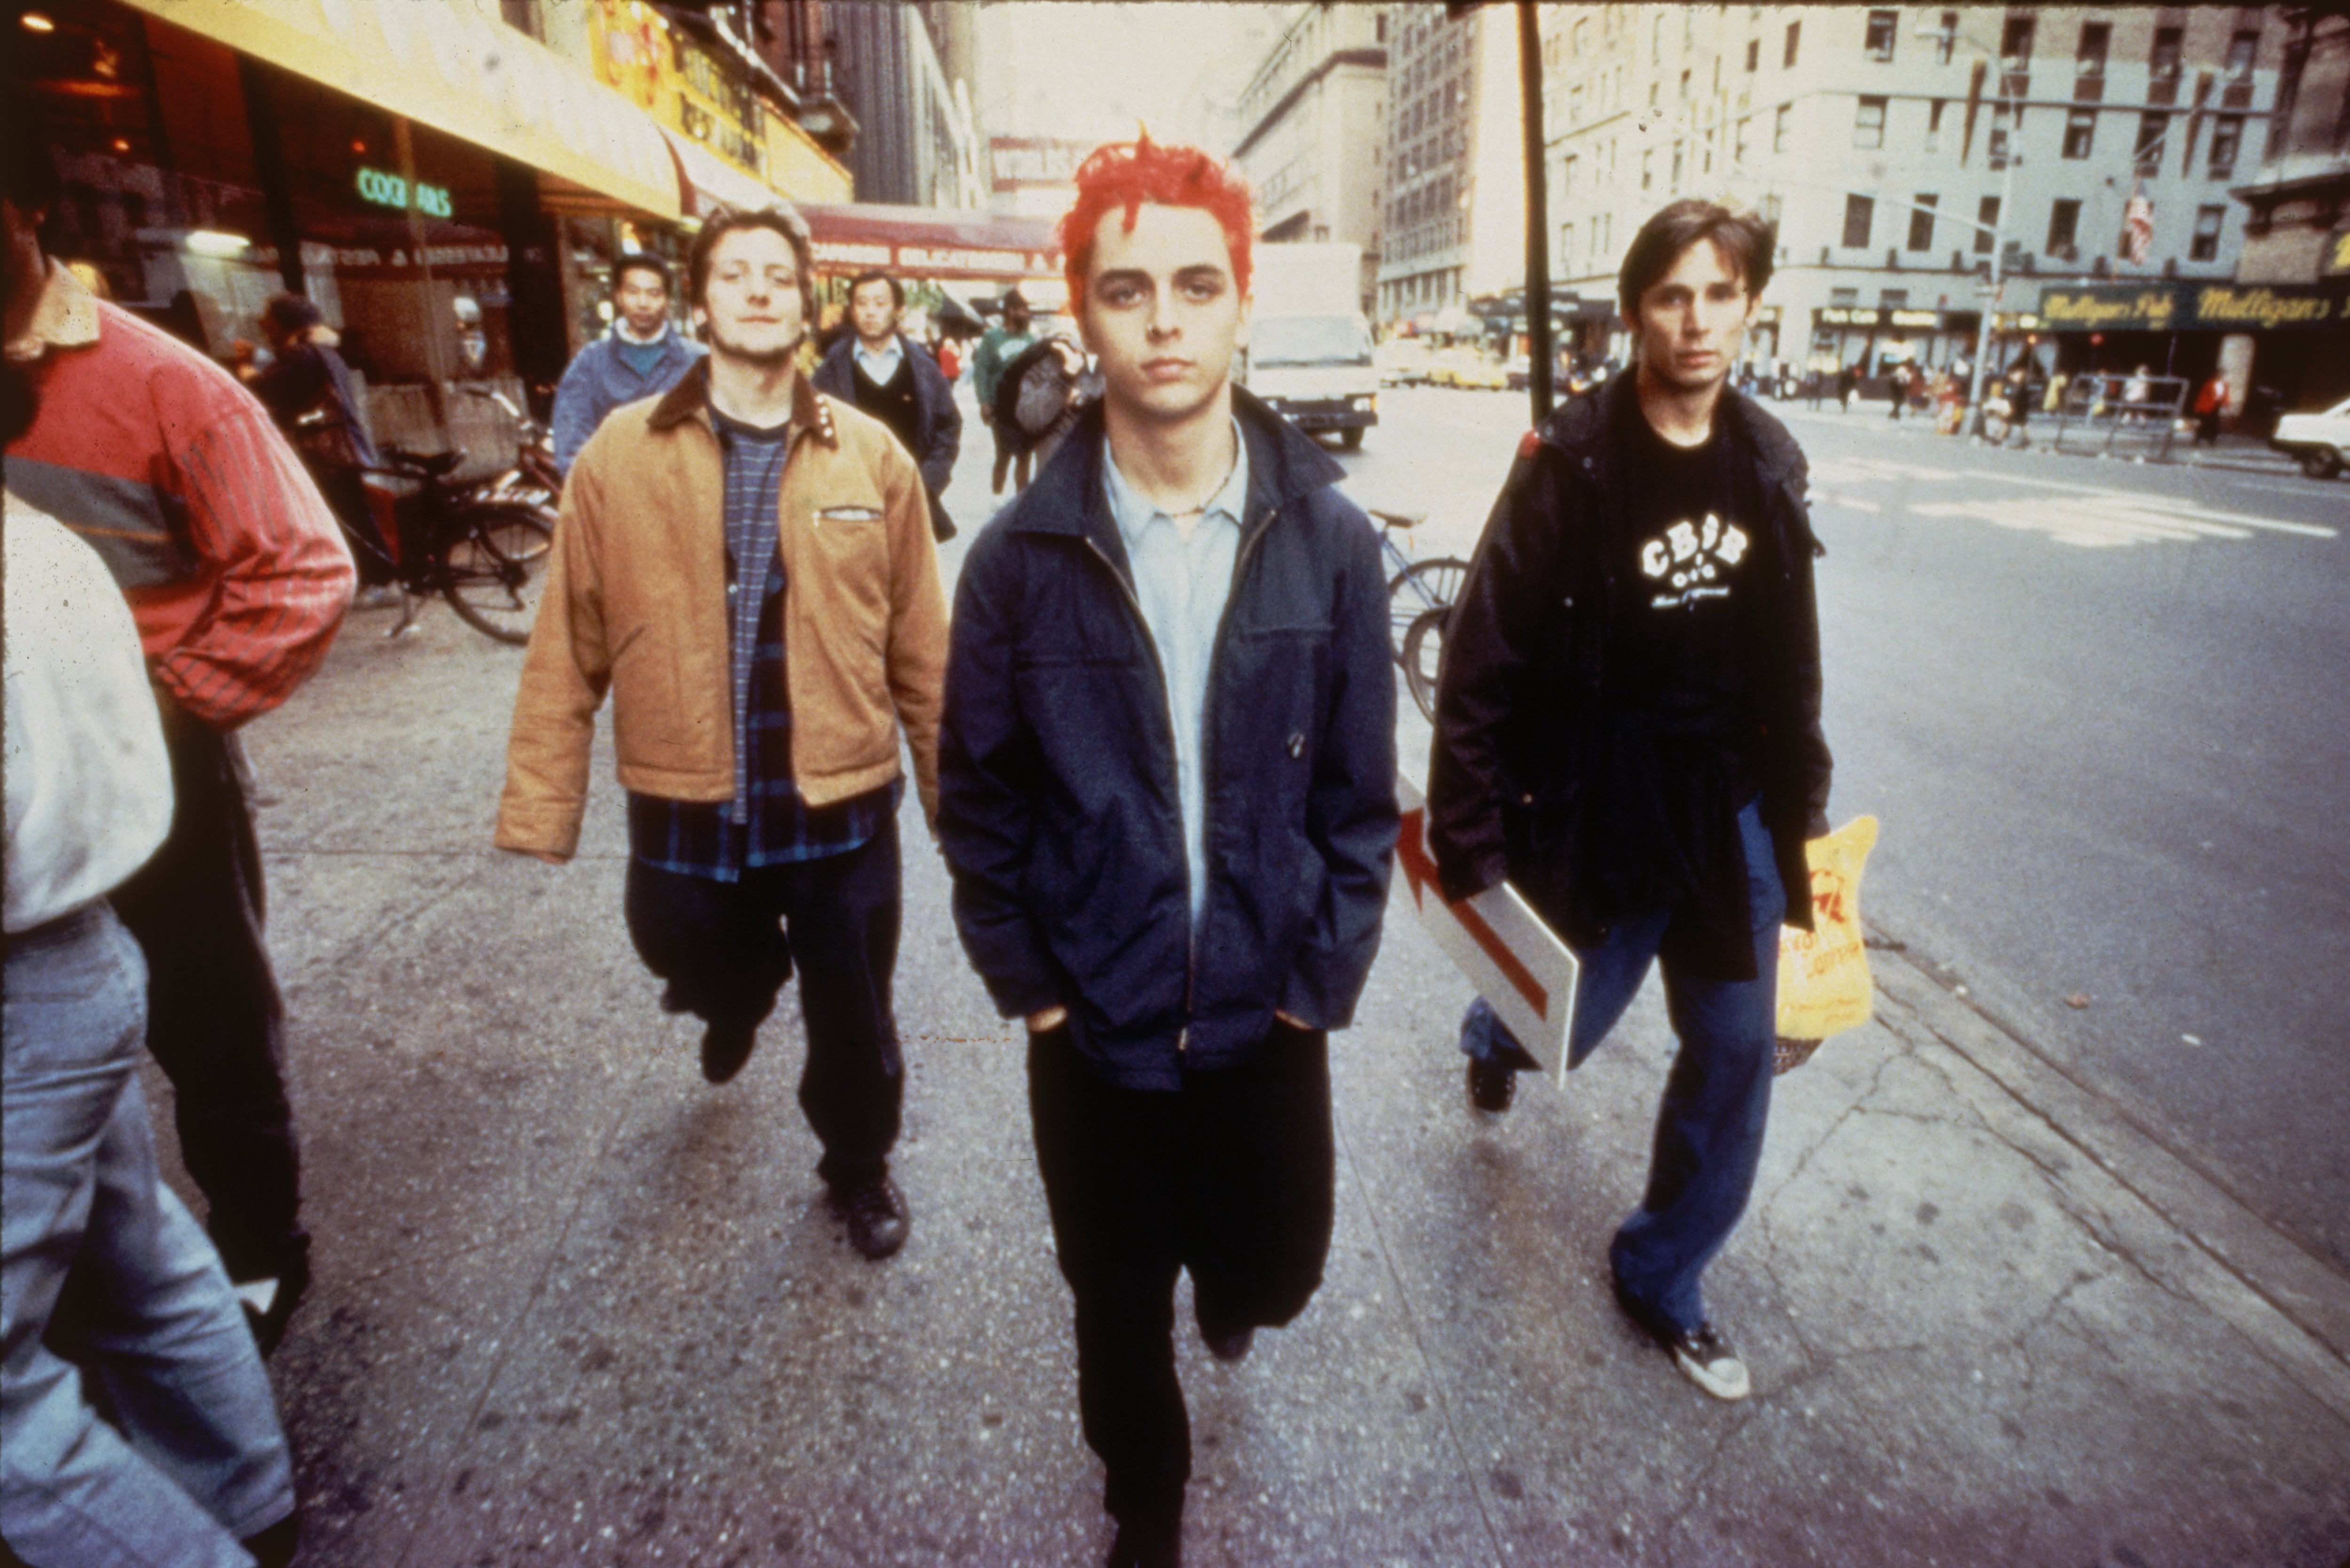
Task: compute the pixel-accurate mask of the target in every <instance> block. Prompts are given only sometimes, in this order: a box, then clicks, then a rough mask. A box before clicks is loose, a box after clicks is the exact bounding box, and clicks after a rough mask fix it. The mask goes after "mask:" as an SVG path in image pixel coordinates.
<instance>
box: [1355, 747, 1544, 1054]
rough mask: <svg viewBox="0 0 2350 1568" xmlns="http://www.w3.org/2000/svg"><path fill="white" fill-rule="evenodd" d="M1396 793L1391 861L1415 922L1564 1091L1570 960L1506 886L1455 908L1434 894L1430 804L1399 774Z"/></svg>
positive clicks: (1434, 860) (1465, 901) (1531, 910)
mask: <svg viewBox="0 0 2350 1568" xmlns="http://www.w3.org/2000/svg"><path fill="white" fill-rule="evenodd" d="M1396 794H1397V795H1398V796H1399V798H1400V802H1401V804H1402V806H1403V834H1402V836H1401V837H1400V838H1399V840H1398V841H1397V844H1396V856H1397V858H1398V859H1399V860H1400V861H1402V863H1403V877H1404V881H1405V883H1406V885H1407V886H1409V888H1410V889H1411V901H1412V904H1413V906H1414V907H1415V908H1416V909H1419V923H1420V924H1421V925H1423V926H1425V927H1427V928H1428V934H1429V935H1430V936H1431V937H1433V938H1435V939H1436V945H1437V946H1438V947H1439V948H1441V949H1442V950H1444V956H1445V957H1447V958H1449V959H1451V961H1453V962H1454V963H1456V964H1458V965H1459V966H1460V968H1461V973H1462V974H1465V975H1467V976H1468V977H1469V982H1470V983H1471V985H1474V986H1475V987H1476V988H1477V994H1478V995H1480V996H1482V997H1483V998H1484V999H1485V1001H1486V1002H1487V1003H1489V1004H1490V1005H1491V1006H1492V1009H1493V1011H1494V1012H1496V1013H1498V1014H1499V1015H1500V1016H1501V1020H1502V1022H1503V1023H1506V1024H1508V1025H1509V1026H1510V1033H1513V1034H1514V1035H1516V1036H1517V1037H1518V1042H1519V1044H1522V1045H1523V1046H1524V1047H1525V1048H1526V1049H1527V1051H1528V1052H1530V1053H1532V1054H1533V1055H1534V1060H1535V1061H1537V1062H1540V1063H1541V1064H1542V1066H1543V1071H1544V1072H1545V1073H1552V1074H1555V1075H1557V1078H1558V1081H1559V1084H1560V1085H1561V1086H1562V1087H1563V1086H1565V1083H1566V1029H1567V1023H1568V1022H1569V1021H1570V1020H1572V1019H1573V1018H1574V1016H1575V954H1574V953H1573V952H1572V951H1570V950H1568V948H1567V945H1566V944H1565V942H1562V941H1560V940H1558V938H1557V936H1556V935H1555V933H1554V932H1553V931H1552V930H1551V929H1550V928H1549V927H1548V926H1545V925H1544V924H1543V923H1542V920H1541V919H1539V918H1538V917H1537V916H1536V915H1535V914H1534V910H1533V909H1530V908H1528V907H1527V904H1526V901H1525V900H1524V899H1523V898H1520V897H1519V896H1518V891H1517V889H1516V888H1513V887H1511V886H1510V885H1509V884H1508V883H1506V882H1504V883H1503V884H1501V885H1500V886H1499V887H1495V888H1487V889H1486V890H1485V891H1484V892H1482V893H1480V894H1478V895H1477V896H1476V897H1475V898H1466V899H1463V900H1462V901H1461V902H1460V903H1458V904H1448V903H1446V902H1445V901H1444V895H1443V894H1442V893H1441V892H1440V891H1439V890H1438V888H1437V883H1436V857H1434V856H1433V855H1431V854H1430V853H1429V848H1428V802H1427V801H1426V800H1425V799H1424V798H1422V796H1421V795H1420V793H1419V790H1418V789H1416V788H1414V787H1413V785H1412V782H1411V781H1410V780H1409V779H1408V778H1405V777H1404V776H1403V775H1402V774H1397V775H1396Z"/></svg>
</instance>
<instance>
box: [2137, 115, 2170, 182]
mask: <svg viewBox="0 0 2350 1568" xmlns="http://www.w3.org/2000/svg"><path fill="white" fill-rule="evenodd" d="M2169 133H2170V116H2168V115H2167V114H2165V113H2163V112H2162V110H2160V109H2151V110H2149V111H2147V113H2145V114H2141V115H2139V116H2138V117H2137V171H2138V172H2139V173H2141V174H2153V173H2157V172H2158V171H2160V170H2161V168H2162V142H2163V139H2164V138H2165V137H2166V136H2168V135H2169Z"/></svg>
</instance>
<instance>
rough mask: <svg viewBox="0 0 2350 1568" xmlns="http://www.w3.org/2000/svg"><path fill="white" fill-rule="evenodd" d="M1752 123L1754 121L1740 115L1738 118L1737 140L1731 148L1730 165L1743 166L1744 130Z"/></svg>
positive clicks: (1744, 157) (1744, 159)
mask: <svg viewBox="0 0 2350 1568" xmlns="http://www.w3.org/2000/svg"><path fill="white" fill-rule="evenodd" d="M1753 123H1754V121H1753V119H1752V117H1750V116H1746V115H1741V116H1740V117H1739V119H1738V140H1737V141H1736V142H1735V143H1734V144H1733V145H1732V146H1731V152H1730V161H1731V162H1732V163H1739V164H1743V163H1744V162H1745V161H1746V128H1747V127H1748V126H1750V125H1752V124H1753Z"/></svg>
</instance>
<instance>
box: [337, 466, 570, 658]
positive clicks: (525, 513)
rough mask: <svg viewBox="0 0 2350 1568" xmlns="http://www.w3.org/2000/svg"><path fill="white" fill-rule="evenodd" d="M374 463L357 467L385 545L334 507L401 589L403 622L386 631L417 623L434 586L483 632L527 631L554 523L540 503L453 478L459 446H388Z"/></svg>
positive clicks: (507, 637)
mask: <svg viewBox="0 0 2350 1568" xmlns="http://www.w3.org/2000/svg"><path fill="white" fill-rule="evenodd" d="M383 455H384V458H385V462H384V463H383V464H382V465H381V466H380V467H374V468H366V469H362V470H360V471H359V481H360V483H361V485H362V486H363V487H364V488H365V490H366V492H367V500H368V507H369V514H371V515H372V516H373V518H374V520H375V523H376V527H377V529H378V531H379V533H380V535H381V536H382V538H384V539H387V540H391V541H395V542H396V543H395V544H394V545H393V546H392V549H393V550H395V551H397V552H398V553H397V555H394V554H392V553H391V552H390V551H387V550H386V549H385V548H384V547H383V546H382V545H380V544H379V543H378V541H377V540H374V539H369V538H366V537H363V536H362V535H360V534H359V531H358V530H356V529H354V528H353V527H352V526H351V525H350V524H349V522H348V520H345V519H343V518H342V517H341V516H340V515H339V514H338V516H337V521H338V523H340V524H342V529H343V536H344V538H345V539H347V540H348V542H349V544H350V546H351V553H352V554H353V555H354V556H359V558H360V559H361V562H362V564H363V565H367V564H372V566H374V567H375V568H376V570H375V571H373V572H368V571H363V572H362V574H361V575H362V576H376V575H383V576H389V577H390V579H391V581H392V582H393V583H394V584H396V585H397V586H398V587H399V588H400V623H399V624H398V625H396V626H394V627H393V628H391V629H390V631H388V632H386V633H385V634H384V635H385V636H387V637H399V636H400V635H401V634H403V633H405V632H408V631H410V630H411V629H413V628H414V626H415V623H416V615H417V611H418V610H419V609H420V608H421V607H422V604H423V601H424V600H425V599H427V598H429V597H432V595H434V594H439V595H440V596H441V597H443V598H445V599H447V600H448V601H449V607H450V608H451V609H452V610H455V611H456V612H457V617H458V618H459V619H461V620H463V622H464V623H465V624H466V625H468V626H470V627H472V628H473V629H474V630H476V631H478V632H481V633H482V634H483V635H484V636H485V637H491V638H494V639H497V640H498V641H500V642H504V643H512V644H515V645H516V646H519V645H521V644H522V643H525V642H527V641H529V640H530V623H531V619H532V617H533V616H534V615H535V614H536V611H537V608H538V599H537V589H538V581H539V577H540V575H541V573H542V572H543V569H544V567H545V566H546V556H547V553H548V552H549V551H550V550H551V549H552V548H553V547H554V543H555V530H554V528H553V526H552V525H551V524H550V522H549V519H548V516H547V514H546V511H545V509H544V508H542V507H540V506H538V505H536V504H532V503H529V502H526V501H522V500H517V499H513V498H510V497H507V496H503V495H500V494H498V493H494V492H491V491H489V490H487V489H485V488H484V486H481V485H474V484H458V483H453V482H452V480H451V479H450V477H449V476H450V475H451V474H452V473H453V472H456V471H457V469H458V468H459V467H460V466H462V465H463V462H464V461H465V454H464V453H463V452H410V451H408V450H406V449H404V448H401V447H396V446H395V447H387V448H385V449H384V452H383Z"/></svg>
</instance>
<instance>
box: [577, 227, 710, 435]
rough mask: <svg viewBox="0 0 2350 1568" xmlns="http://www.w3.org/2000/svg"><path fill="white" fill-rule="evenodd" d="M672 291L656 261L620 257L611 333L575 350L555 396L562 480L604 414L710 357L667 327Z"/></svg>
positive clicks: (656, 391)
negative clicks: (705, 356)
mask: <svg viewBox="0 0 2350 1568" xmlns="http://www.w3.org/2000/svg"><path fill="white" fill-rule="evenodd" d="M673 292H674V287H673V284H672V280H671V276H670V270H669V264H668V263H666V262H664V261H662V260H661V259H660V257H659V256H655V255H643V254H630V255H624V256H622V257H621V258H620V260H619V265H618V266H617V267H616V268H615V269H614V271H613V274H612V309H613V314H612V330H611V331H610V332H609V333H608V334H606V335H605V336H604V337H598V339H596V341H594V342H593V343H590V344H589V345H587V348H582V349H581V350H579V352H578V354H577V356H576V357H575V358H573V359H572V361H571V367H570V369H567V370H566V371H564V372H563V379H562V380H561V381H560V382H558V383H557V384H556V389H555V466H556V467H557V468H559V469H561V470H562V471H563V472H565V473H567V474H568V473H569V472H571V460H572V459H573V458H575V457H577V456H578V455H579V449H580V448H581V447H583V446H586V445H587V438H588V437H589V436H591V435H594V434H595V433H596V427H597V426H598V425H600V424H602V423H603V422H604V416H605V415H607V414H608V413H610V412H611V411H612V410H614V409H617V408H619V406H620V405H621V404H623V403H633V402H635V401H636V400H638V399H639V398H654V397H659V396H660V394H661V393H663V392H666V391H668V390H669V389H671V387H673V386H675V385H677V379H678V378H679V377H680V376H682V375H684V374H685V372H686V370H687V369H689V368H691V365H692V364H693V362H694V361H695V360H696V359H699V358H702V355H703V354H704V353H706V352H708V350H706V349H704V348H702V345H701V344H699V343H693V342H689V341H688V340H687V339H686V338H685V337H683V336H682V335H681V334H680V333H679V332H678V330H677V328H676V327H672V326H671V324H670V318H669V299H670V296H671V293H673Z"/></svg>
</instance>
